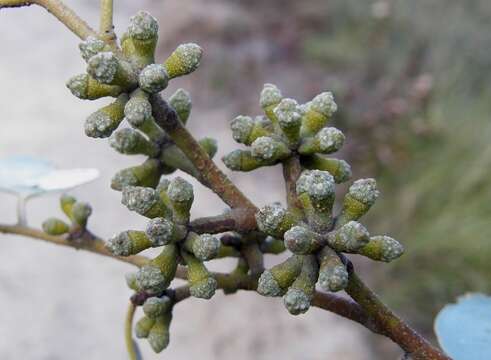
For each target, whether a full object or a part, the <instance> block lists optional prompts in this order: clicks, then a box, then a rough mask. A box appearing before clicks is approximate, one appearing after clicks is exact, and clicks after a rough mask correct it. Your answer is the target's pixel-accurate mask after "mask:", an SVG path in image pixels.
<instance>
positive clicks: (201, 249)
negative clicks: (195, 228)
mask: <svg viewBox="0 0 491 360" xmlns="http://www.w3.org/2000/svg"><path fill="white" fill-rule="evenodd" d="M221 244H222V243H221V242H220V240H218V239H217V238H216V237H214V236H212V235H210V234H201V235H198V234H196V233H194V232H190V233H189V234H188V236H187V237H186V240H185V241H184V248H185V249H186V250H187V251H189V252H191V253H192V254H193V255H194V256H195V257H196V258H197V259H198V260H201V261H208V260H211V259H214V258H216V257H217V255H218V253H219V251H220V246H221Z"/></svg>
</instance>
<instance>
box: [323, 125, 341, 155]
mask: <svg viewBox="0 0 491 360" xmlns="http://www.w3.org/2000/svg"><path fill="white" fill-rule="evenodd" d="M316 137H317V139H318V140H319V147H320V149H321V150H322V152H328V153H330V152H335V151H337V150H339V149H341V147H342V146H343V144H344V140H345V137H344V134H343V133H342V132H341V131H340V130H338V129H336V128H333V127H326V128H323V129H321V130H320V131H319V132H318V133H317V135H316Z"/></svg>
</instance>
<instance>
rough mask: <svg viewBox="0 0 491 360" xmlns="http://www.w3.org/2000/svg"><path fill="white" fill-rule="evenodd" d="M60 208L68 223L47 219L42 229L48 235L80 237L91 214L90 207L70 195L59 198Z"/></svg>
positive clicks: (56, 219)
mask: <svg viewBox="0 0 491 360" xmlns="http://www.w3.org/2000/svg"><path fill="white" fill-rule="evenodd" d="M60 208H61V210H62V211H63V213H64V214H65V215H66V217H67V218H68V220H69V223H66V222H65V221H63V220H61V219H58V218H54V217H52V218H48V219H46V220H45V221H44V222H43V224H42V228H43V231H44V232H45V233H46V234H49V235H63V234H72V235H73V236H74V237H79V236H82V235H83V234H84V233H85V231H86V229H87V222H88V220H89V217H90V215H91V214H92V207H91V206H90V205H89V204H88V203H86V202H82V201H77V199H76V198H74V197H73V196H70V195H66V194H65V195H62V196H61V198H60Z"/></svg>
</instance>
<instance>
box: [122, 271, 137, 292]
mask: <svg viewBox="0 0 491 360" xmlns="http://www.w3.org/2000/svg"><path fill="white" fill-rule="evenodd" d="M136 274H137V273H136V272H130V273H126V274H125V275H124V278H125V280H126V285H127V286H128V287H129V288H130V289H131V290H134V291H140V289H139V288H138V283H137V281H136Z"/></svg>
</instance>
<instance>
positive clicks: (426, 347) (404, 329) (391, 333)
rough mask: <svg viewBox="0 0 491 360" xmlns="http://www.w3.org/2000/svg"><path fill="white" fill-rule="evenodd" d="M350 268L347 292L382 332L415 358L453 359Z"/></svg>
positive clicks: (421, 359) (418, 359) (417, 359)
mask: <svg viewBox="0 0 491 360" xmlns="http://www.w3.org/2000/svg"><path fill="white" fill-rule="evenodd" d="M348 268H349V269H350V278H349V283H348V287H347V288H346V292H347V293H348V294H349V295H350V296H351V297H352V298H353V300H355V301H356V302H357V303H358V304H359V305H360V306H361V308H362V309H363V311H364V313H365V314H367V315H368V316H369V317H370V318H371V319H373V321H374V323H375V324H376V325H377V327H378V328H380V329H382V334H383V335H385V336H387V337H389V338H390V339H391V340H392V341H394V342H395V343H396V344H398V345H399V346H400V347H401V348H402V349H403V350H405V351H406V352H407V353H409V354H410V355H411V357H412V358H413V359H415V360H451V359H450V358H449V357H448V356H446V355H444V354H443V353H442V352H441V351H439V350H438V349H437V348H435V347H433V346H432V345H431V344H430V343H429V342H428V341H427V340H426V339H425V338H423V337H422V336H421V335H419V334H418V333H417V332H416V331H415V330H414V329H412V328H411V327H410V326H409V325H408V324H406V323H405V322H404V321H403V320H402V319H401V318H399V317H398V316H397V315H396V314H394V313H393V312H392V311H391V310H390V309H389V308H388V307H387V306H386V305H385V304H384V303H382V301H380V299H379V298H378V297H377V295H376V294H375V293H374V292H373V291H372V290H370V289H369V288H368V287H367V286H366V285H365V284H364V283H363V281H361V279H360V278H359V277H358V276H357V275H356V274H355V273H354V271H353V267H352V265H351V266H348Z"/></svg>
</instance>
